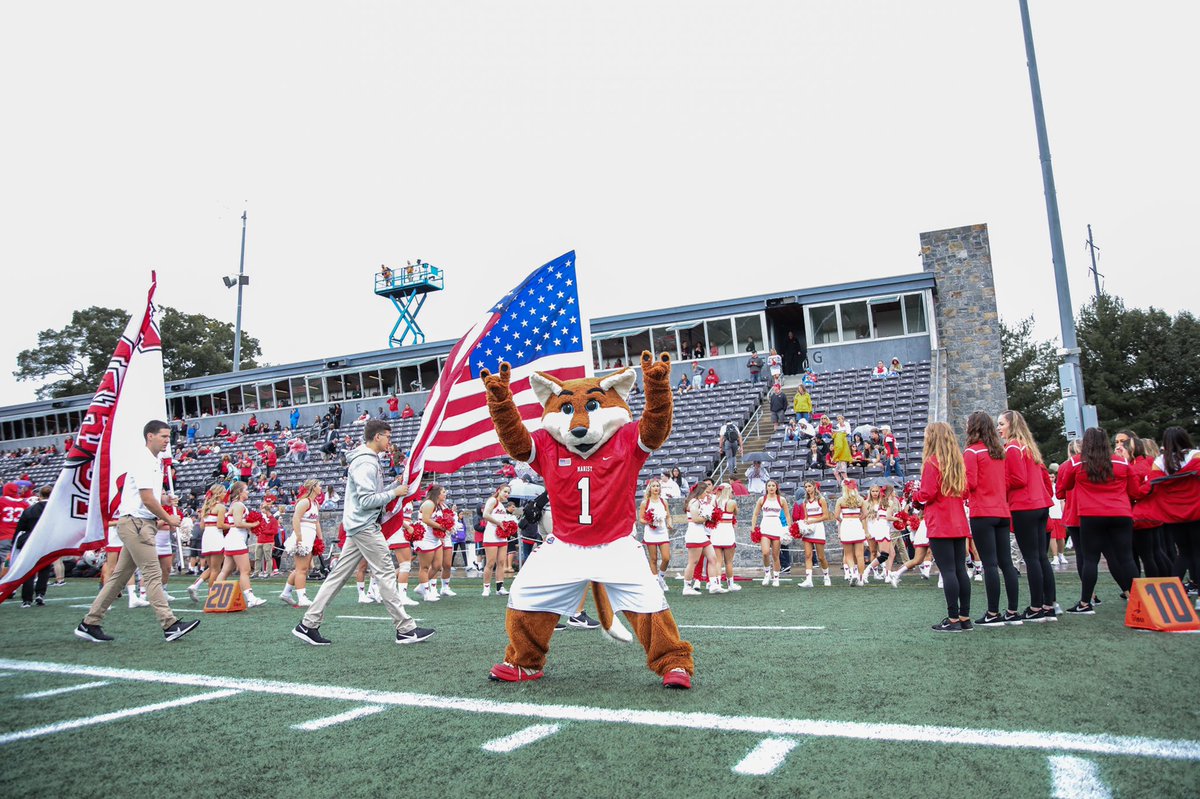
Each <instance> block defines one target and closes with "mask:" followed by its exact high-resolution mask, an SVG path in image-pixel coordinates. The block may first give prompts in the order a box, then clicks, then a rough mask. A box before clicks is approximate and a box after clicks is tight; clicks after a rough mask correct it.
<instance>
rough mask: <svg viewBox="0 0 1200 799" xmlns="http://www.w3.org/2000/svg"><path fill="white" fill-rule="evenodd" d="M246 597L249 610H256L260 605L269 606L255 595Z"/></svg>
mask: <svg viewBox="0 0 1200 799" xmlns="http://www.w3.org/2000/svg"><path fill="white" fill-rule="evenodd" d="M245 596H246V607H248V608H256V607H258V606H259V605H265V604H267V600H265V599H259V598H258V597H256V596H255V595H254V594H246V595H245Z"/></svg>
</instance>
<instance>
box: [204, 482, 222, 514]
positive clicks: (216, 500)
mask: <svg viewBox="0 0 1200 799" xmlns="http://www.w3.org/2000/svg"><path fill="white" fill-rule="evenodd" d="M227 493H228V492H227V491H226V490H225V486H223V485H222V484H220V483H213V484H212V487H211V488H209V489H208V496H207V497H205V498H204V505H203V506H201V508H200V516H201V517H204V516H207V515H208V512H209V511H211V510H212V509H213V508H215V507H217V506H218V505H220V504H221V503H222V502H224V501H225V495H226V494H227Z"/></svg>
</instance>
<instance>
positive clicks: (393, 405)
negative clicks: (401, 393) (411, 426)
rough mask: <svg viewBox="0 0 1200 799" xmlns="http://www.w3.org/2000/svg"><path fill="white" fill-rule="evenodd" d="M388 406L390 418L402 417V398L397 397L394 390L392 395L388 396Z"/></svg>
mask: <svg viewBox="0 0 1200 799" xmlns="http://www.w3.org/2000/svg"><path fill="white" fill-rule="evenodd" d="M387 407H388V418H389V419H399V418H400V400H398V399H396V394H395V392H393V393H392V395H391V396H390V397H388V398H387Z"/></svg>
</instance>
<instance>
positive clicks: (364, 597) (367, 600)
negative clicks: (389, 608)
mask: <svg viewBox="0 0 1200 799" xmlns="http://www.w3.org/2000/svg"><path fill="white" fill-rule="evenodd" d="M358 604H360V605H374V604H375V600H374V599H371V595H370V594H368V593H367V592H366V591H364V592H362V593H361V594H359V595H358Z"/></svg>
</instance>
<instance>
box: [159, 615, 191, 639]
mask: <svg viewBox="0 0 1200 799" xmlns="http://www.w3.org/2000/svg"><path fill="white" fill-rule="evenodd" d="M199 626H200V620H199V619H196V620H195V621H184V620H183V619H176V620H175V623H174V624H172V625H171V626H170V627H168V628H167V629H165V630H163V638H165V639H167V640H168V641H178V640H179V639H180V638H182V637H183V636H185V635H187V634H188V633H190V632H191V631H192V630H194V629H196V628H197V627H199Z"/></svg>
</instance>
